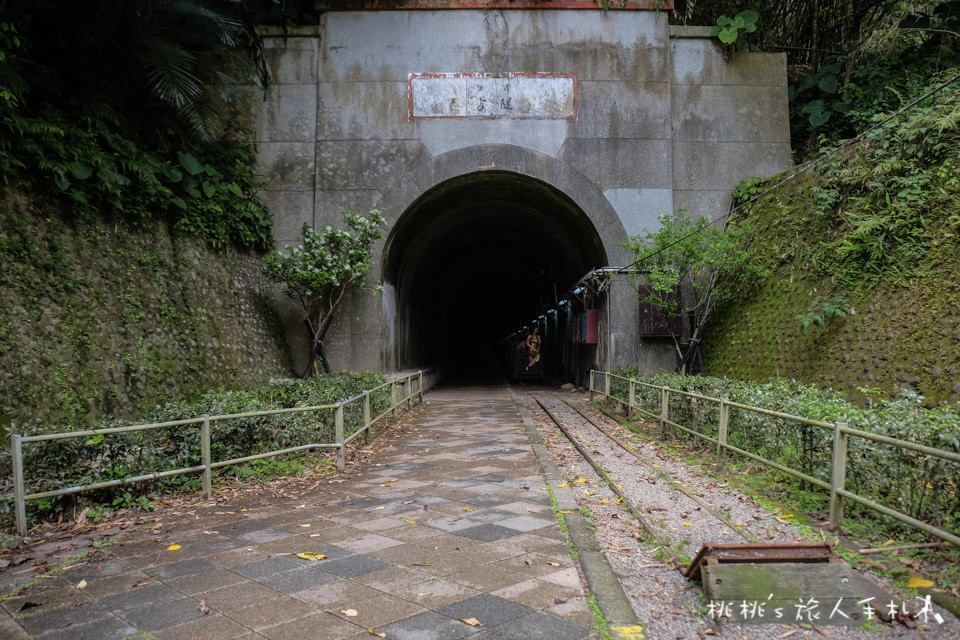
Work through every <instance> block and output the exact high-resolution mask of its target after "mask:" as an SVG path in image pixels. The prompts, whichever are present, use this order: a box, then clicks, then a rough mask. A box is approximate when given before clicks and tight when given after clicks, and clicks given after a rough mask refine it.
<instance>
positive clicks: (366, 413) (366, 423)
mask: <svg viewBox="0 0 960 640" xmlns="http://www.w3.org/2000/svg"><path fill="white" fill-rule="evenodd" d="M372 428H373V427H372V426H370V392H369V391H364V392H363V429H364V431H363V441H364V442H370V430H371V429H372Z"/></svg>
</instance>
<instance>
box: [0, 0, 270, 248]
mask: <svg viewBox="0 0 960 640" xmlns="http://www.w3.org/2000/svg"><path fill="white" fill-rule="evenodd" d="M261 50H262V44H261V41H260V38H259V36H258V35H257V33H256V30H255V28H254V25H253V23H252V22H251V21H250V20H249V15H248V13H247V9H246V8H245V5H244V3H243V2H240V1H239V0H181V1H174V0H160V1H150V0H130V1H124V2H119V1H114V2H97V3H77V2H67V1H66V0H11V1H10V2H6V3H4V4H3V7H2V8H0V174H2V176H3V181H4V186H5V187H6V188H11V187H16V188H17V189H18V190H20V191H22V192H28V193H30V194H32V195H33V196H34V197H38V198H43V199H44V200H45V201H46V202H47V206H48V207H49V208H50V209H51V210H53V211H57V210H58V211H61V212H62V213H63V215H65V216H66V217H68V218H70V217H74V214H75V212H77V211H89V212H94V213H95V214H96V215H98V216H100V217H103V218H105V219H122V220H124V221H126V222H130V223H146V222H149V221H155V220H160V221H164V222H165V223H167V224H169V225H170V226H171V228H173V229H174V230H177V231H182V232H185V233H189V234H193V235H197V236H199V237H201V238H204V239H206V240H207V241H209V242H210V243H212V244H215V245H223V244H232V245H235V246H240V247H252V248H258V249H266V248H268V247H269V246H270V244H271V243H272V222H271V219H270V217H269V214H268V212H267V211H266V208H265V207H264V206H263V204H262V203H261V202H260V201H259V200H258V199H257V196H256V190H257V187H258V180H257V178H256V177H255V176H254V174H253V172H252V170H251V161H252V155H251V152H252V149H251V147H250V146H249V145H247V144H243V143H242V142H240V140H241V139H242V137H243V132H242V131H239V130H238V129H237V128H236V125H235V124H233V120H232V116H231V103H232V102H233V100H234V98H235V97H236V96H237V95H238V94H239V92H241V91H243V90H245V89H244V88H243V86H242V85H244V84H248V85H249V87H250V90H255V89H254V87H256V86H260V87H263V86H265V83H266V81H267V78H268V71H267V68H266V65H265V63H264V61H263V58H262V55H261ZM227 132H231V134H232V135H231V137H229V138H227V137H225V136H224V134H225V133H227Z"/></svg>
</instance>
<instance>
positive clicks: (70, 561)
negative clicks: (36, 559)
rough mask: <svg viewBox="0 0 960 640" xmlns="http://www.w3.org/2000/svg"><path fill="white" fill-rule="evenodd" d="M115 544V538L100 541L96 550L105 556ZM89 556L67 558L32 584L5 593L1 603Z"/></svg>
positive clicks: (84, 553) (0, 596)
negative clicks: (108, 549) (108, 548)
mask: <svg viewBox="0 0 960 640" xmlns="http://www.w3.org/2000/svg"><path fill="white" fill-rule="evenodd" d="M114 542H115V540H114V539H113V538H108V539H107V540H100V541H98V542H97V543H94V547H95V548H96V550H97V551H100V552H101V553H104V554H105V553H108V552H107V551H105V549H106V548H107V547H108V546H110V545H111V544H113V543H114ZM89 556H90V552H89V551H84V552H83V553H78V554H76V555H74V556H71V557H70V558H67V560H66V561H65V562H62V563H61V564H58V565H57V566H55V567H53V568H52V569H50V570H49V571H47V572H46V573H43V574H42V575H39V576H37V577H36V578H35V579H33V580H31V581H30V582H28V583H26V584H22V585H20V586H19V587H17V588H16V589H14V590H13V591H10V592H9V593H5V594H2V595H0V602H3V601H4V600H9V599H10V598H14V597H16V596H17V595H19V594H20V593H21V592H23V591H25V590H27V589H29V588H30V587H32V586H34V585H36V584H38V583H40V582H42V581H43V580H45V579H47V578H52V577H53V576H55V575H56V574H58V573H60V572H61V571H64V570H65V569H68V568H69V567H72V566H73V565H75V564H77V563H78V562H81V561H83V560H86V559H87V558H88V557H89Z"/></svg>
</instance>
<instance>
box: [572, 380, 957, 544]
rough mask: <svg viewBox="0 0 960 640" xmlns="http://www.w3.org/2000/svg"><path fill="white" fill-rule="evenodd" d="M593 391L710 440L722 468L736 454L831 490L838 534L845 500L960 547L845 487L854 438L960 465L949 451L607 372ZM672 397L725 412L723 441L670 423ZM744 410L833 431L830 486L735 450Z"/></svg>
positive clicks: (629, 409)
mask: <svg viewBox="0 0 960 640" xmlns="http://www.w3.org/2000/svg"><path fill="white" fill-rule="evenodd" d="M597 374H599V375H602V376H603V388H598V387H597V386H596V384H595V383H596V375H597ZM611 379H618V380H622V381H623V382H626V383H627V384H628V395H627V399H626V400H623V399H621V398H618V397H616V396H614V395H613V394H612V393H611V392H610V380H611ZM635 385H640V386H643V387H647V388H650V389H656V390H657V391H658V392H659V393H660V413H659V414H657V413H653V412H651V411H647V410H646V409H643V408H642V407H639V406H636V403H635V402H634V399H635V395H636V394H635ZM589 387H590V388H589V391H590V397H591V398H593V394H594V393H597V394H600V395H603V396H604V397H606V398H612V399H613V400H614V401H615V402H617V403H618V404H620V405H623V406H625V407H626V409H627V414H628V415H633V413H634V412H639V413H642V414H644V415H646V416H649V417H651V418H653V419H655V420H658V421H660V425H661V429H663V427H664V426H666V425H670V426H672V427H674V428H677V429H681V430H682V431H684V432H686V433H689V434H691V435H692V436H694V437H697V438H700V439H702V440H705V441H707V442H709V443H711V444H713V445H716V447H717V454H716V455H717V463H718V464H722V462H723V459H724V457H725V453H726V452H731V453H736V454H738V455H741V456H744V457H746V458H749V459H751V460H755V461H757V462H760V463H761V464H765V465H767V466H769V467H772V468H774V469H777V470H779V471H782V472H784V473H787V474H789V475H792V476H794V477H795V478H799V479H801V480H803V481H805V482H809V483H810V484H812V485H814V486H817V487H820V488H821V489H826V490H828V491H829V492H830V527H829V528H830V529H831V530H832V531H836V530H838V529H839V528H840V526H841V524H842V523H843V499H847V500H852V501H854V502H857V503H859V504H862V505H864V506H866V507H868V508H870V509H873V510H874V511H878V512H880V513H883V514H884V515H887V516H890V517H891V518H895V519H897V520H900V521H901V522H905V523H906V524H909V525H910V526H912V527H915V528H917V529H920V530H922V531H925V532H926V533H929V534H931V535H933V536H936V537H938V538H940V539H942V540H946V541H947V542H950V543H952V544H954V545H957V546H960V536H957V535H955V534H953V533H950V532H948V531H945V530H943V529H940V528H938V527H935V526H933V525H931V524H928V523H926V522H923V521H921V520H917V519H916V518H913V517H911V516H909V515H907V514H905V513H902V512H900V511H897V510H895V509H891V508H890V507H886V506H884V505H882V504H879V503H877V502H874V501H873V500H870V499H869V498H866V497H864V496H860V495H858V494H856V493H853V492H851V491H849V490H847V488H846V487H845V486H844V485H845V483H846V468H847V444H848V440H849V438H850V436H854V437H857V438H863V439H865V440H871V441H874V442H879V443H883V444H888V445H891V446H895V447H900V448H902V449H907V450H910V451H916V452H919V453H923V454H925V455H929V456H934V457H936V458H940V459H943V460H949V461H951V462H960V453H956V452H954V451H946V450H944V449H936V448H934V447H929V446H927V445H923V444H919V443H916V442H910V441H908V440H900V439H898V438H892V437H890V436H885V435H881V434H877V433H870V432H869V431H863V430H861V429H853V428H850V427H848V426H847V424H846V423H844V422H837V423H836V424H831V423H829V422H823V421H822V420H812V419H810V418H804V417H802V416H794V415H791V414H788V413H782V412H779V411H772V410H770V409H764V408H762V407H754V406H751V405H747V404H740V403H738V402H730V401H729V400H727V399H726V398H713V397H711V396H705V395H701V394H699V393H695V392H691V391H683V390H681V389H673V388H671V387H665V386H659V385H655V384H650V383H648V382H641V381H640V380H634V379H632V378H626V377H624V376H619V375H617V374H615V373H611V372H609V371H602V370H593V369H591V370H590V382H589ZM671 394H677V395H681V396H687V397H692V398H698V399H701V400H704V401H706V402H712V403H716V404H718V405H719V406H720V417H719V422H718V424H717V431H718V436H717V437H716V438H714V437H712V436H708V435H706V434H704V433H700V432H699V431H697V430H696V429H691V428H689V427H686V426H684V425H681V424H679V423H677V422H674V421H672V420H670V403H669V396H670V395H671ZM731 408H733V409H741V410H744V411H750V412H753V413H758V414H762V415H767V416H771V417H775V418H780V419H783V420H788V421H790V422H795V423H798V424H806V425H811V426H814V427H819V428H822V429H829V430H830V431H832V432H833V447H832V451H831V457H830V469H831V477H830V482H826V481H824V480H821V479H819V478H814V477H812V476H810V475H808V474H806V473H803V472H801V471H797V470H796V469H791V468H790V467H788V466H786V465H784V464H781V463H779V462H776V461H774V460H769V459H767V458H764V457H762V456H759V455H756V454H753V453H750V452H748V451H745V450H743V449H741V448H739V447H736V446H733V445H731V444H729V443H728V442H727V429H728V426H729V418H730V409H731Z"/></svg>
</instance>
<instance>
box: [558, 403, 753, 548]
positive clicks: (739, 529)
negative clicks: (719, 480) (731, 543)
mask: <svg viewBox="0 0 960 640" xmlns="http://www.w3.org/2000/svg"><path fill="white" fill-rule="evenodd" d="M556 399H557V400H559V401H560V402H562V403H564V404H565V405H567V406H568V407H570V408H571V409H573V410H574V411H576V412H577V413H579V414H580V416H581V417H582V418H583V419H584V420H586V421H587V422H589V423H590V424H592V425H593V426H594V427H595V428H596V429H597V431H599V432H600V433H602V434H603V435H605V436H606V437H607V438H609V439H610V440H612V441H613V442H614V443H615V444H616V445H617V446H619V447H620V448H621V449H623V450H624V451H626V452H627V453H629V454H630V455H631V456H633V457H634V458H636V459H637V461H638V462H639V463H640V464H642V465H644V466H645V467H647V468H648V469H650V470H651V472H652V473H657V475H659V476H660V477H661V478H662V479H663V480H666V481H667V483H668V484H669V485H670V486H671V487H672V488H674V489H676V490H677V491H679V492H680V493H682V494H683V495H685V496H687V497H688V498H690V499H691V500H693V501H694V502H696V503H697V504H698V505H700V506H701V507H703V508H704V509H706V510H707V512H708V513H710V514H711V515H712V516H713V517H715V518H716V519H717V520H719V521H720V522H722V523H723V525H724V526H725V527H726V528H727V529H729V530H731V531H733V532H734V533H736V534H737V535H738V536H740V537H741V538H743V539H744V540H749V541H750V542H760V541H761V540H760V537H759V536H757V535H755V534H754V533H753V532H752V531H750V530H749V529H748V528H747V526H746V525H736V524H731V523H730V521H729V520H727V519H726V518H724V517H723V516H721V515H720V513H717V511H718V509H716V508H714V507H713V505H711V504H709V503H708V502H706V501H705V500H701V499H700V497H699V496H697V495H696V494H694V493H692V492H691V491H690V490H689V489H687V488H686V487H684V486H683V484H682V483H681V482H680V481H679V480H674V479H673V478H667V477H665V476H664V474H662V473H658V472H657V470H656V469H654V468H653V466H652V465H651V464H650V463H649V462H647V461H646V460H644V459H643V457H642V456H641V455H640V454H639V453H637V452H636V450H634V449H632V448H631V447H630V446H629V445H627V444H626V443H624V442H623V441H622V440H620V439H619V438H618V437H616V436H615V435H613V434H612V433H610V432H609V431H607V430H606V429H604V428H603V427H601V426H600V425H599V424H597V423H596V422H594V421H593V419H591V418H590V416H588V415H587V414H585V413H584V412H583V411H581V410H580V409H579V408H577V407H575V406H574V405H573V404H571V403H569V402H567V401H566V400H564V399H563V398H556ZM722 513H726V512H722Z"/></svg>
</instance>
